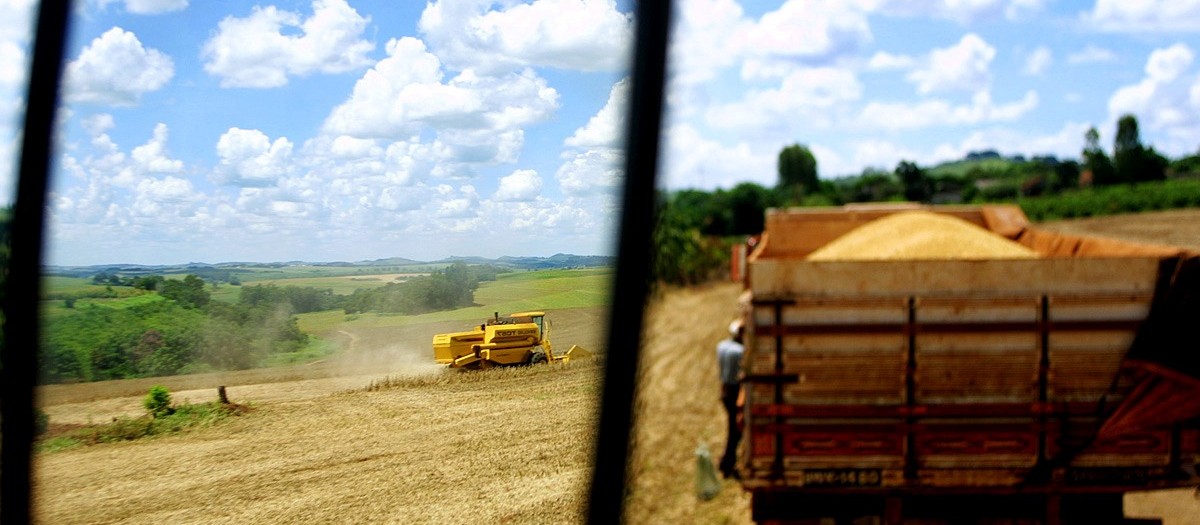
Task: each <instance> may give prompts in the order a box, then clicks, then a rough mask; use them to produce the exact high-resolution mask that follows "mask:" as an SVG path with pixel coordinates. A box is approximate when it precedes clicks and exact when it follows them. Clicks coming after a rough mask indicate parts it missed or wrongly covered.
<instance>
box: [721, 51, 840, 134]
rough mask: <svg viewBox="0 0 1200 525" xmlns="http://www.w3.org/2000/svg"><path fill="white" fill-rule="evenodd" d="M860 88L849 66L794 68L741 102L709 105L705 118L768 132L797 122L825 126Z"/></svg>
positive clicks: (785, 130)
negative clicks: (772, 86)
mask: <svg viewBox="0 0 1200 525" xmlns="http://www.w3.org/2000/svg"><path fill="white" fill-rule="evenodd" d="M862 89H863V88H862V84H861V83H860V82H859V81H858V78H857V77H856V76H855V75H854V72H853V71H850V70H848V69H840V68H833V67H814V68H802V69H796V70H794V71H792V72H791V73H790V74H789V75H787V77H786V78H784V79H783V81H782V82H781V83H780V85H779V87H778V88H776V89H762V90H751V91H749V92H748V93H747V94H746V95H745V96H744V98H743V99H742V100H740V101H737V102H734V103H730V104H722V105H715V106H713V107H711V108H709V110H708V111H707V112H706V113H705V120H706V122H707V123H708V124H709V125H710V126H712V127H714V128H724V129H736V130H740V131H744V132H752V131H753V132H758V133H764V132H765V133H770V134H777V133H784V134H787V133H790V130H791V129H792V128H794V127H795V126H796V125H797V123H803V125H804V126H805V127H808V128H814V127H828V126H830V125H832V124H833V123H834V121H836V120H838V117H839V111H838V110H839V109H840V108H843V107H844V106H845V105H846V104H848V103H851V102H854V101H856V100H858V99H859V97H860V96H861V95H862Z"/></svg>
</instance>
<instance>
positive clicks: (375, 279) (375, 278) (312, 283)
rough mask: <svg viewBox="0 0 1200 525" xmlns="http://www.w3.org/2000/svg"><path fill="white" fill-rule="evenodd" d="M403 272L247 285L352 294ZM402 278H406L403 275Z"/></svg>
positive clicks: (276, 280) (296, 279)
mask: <svg viewBox="0 0 1200 525" xmlns="http://www.w3.org/2000/svg"><path fill="white" fill-rule="evenodd" d="M399 273H403V272H392V273H383V274H352V275H322V276H316V277H293V278H279V279H263V280H260V281H254V282H247V283H246V284H247V285H268V284H273V285H275V286H302V287H306V288H318V289H322V290H324V289H330V290H333V293H335V294H337V295H350V294H352V293H354V291H355V290H357V289H359V288H379V287H381V286H383V285H385V284H387V283H389V282H392V277H393V276H395V275H397V274H399ZM400 279H401V280H403V279H404V278H403V277H401V278H400Z"/></svg>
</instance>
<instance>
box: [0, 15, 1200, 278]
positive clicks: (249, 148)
mask: <svg viewBox="0 0 1200 525" xmlns="http://www.w3.org/2000/svg"><path fill="white" fill-rule="evenodd" d="M632 6H633V2H632V0H621V1H615V0H501V1H490V0H458V1H450V0H439V1H432V2H428V3H424V2H386V1H361V0H317V1H283V0H279V1H271V0H265V1H263V2H261V3H258V4H257V5H254V4H247V3H241V2H234V3H228V2H189V1H188V0H87V1H79V2H77V3H76V7H75V9H74V18H73V20H72V24H73V25H72V30H71V36H70V40H69V42H68V46H67V64H66V69H65V79H66V83H65V86H64V92H63V97H62V109H61V111H60V116H59V123H60V126H59V136H58V143H59V151H58V152H57V155H56V158H55V168H54V172H53V180H52V188H51V192H52V193H51V196H50V205H49V208H48V213H49V215H48V225H49V227H50V230H49V233H48V236H47V243H48V245H47V250H48V260H47V261H46V262H47V263H48V264H55V265H86V264H105V263H140V264H176V263H184V262H222V261H235V260H236V261H262V262H266V261H282V260H308V261H334V260H343V261H353V260H366V259H376V258H385V257H405V258H410V259H417V260H433V259H439V258H443V257H447V256H456V255H457V256H484V257H498V256H502V255H512V256H549V255H552V254H554V253H575V254H584V255H593V254H597V255H603V254H611V253H612V243H613V237H612V236H613V230H614V228H615V224H616V219H617V215H618V213H619V210H618V207H617V192H618V191H619V189H620V184H621V182H622V174H621V162H622V159H623V157H622V149H621V145H622V144H621V141H622V137H621V131H622V129H623V126H624V121H625V115H624V112H625V104H626V101H627V99H628V89H629V80H628V78H627V76H628V60H629V53H630V50H631V45H632V38H633V18H632V14H631V12H632V9H633V7H632ZM32 9H33V2H32V1H31V0H0V185H3V186H4V187H8V188H11V187H12V184H13V178H14V175H13V171H14V168H13V166H14V165H15V155H16V151H17V149H18V147H19V141H20V135H19V125H18V124H17V123H18V122H19V119H20V118H21V112H22V110H23V90H24V82H25V69H26V68H27V67H28V66H27V60H28V55H29V46H30V34H29V32H30V25H31V12H32ZM674 22H675V26H674V31H673V33H672V37H671V48H670V74H669V81H668V86H667V114H666V118H665V120H664V128H663V147H664V151H663V160H662V164H661V167H660V175H659V180H660V186H662V187H664V188H667V189H672V190H674V189H682V188H700V189H705V190H711V189H715V188H729V187H732V186H734V185H736V184H738V183H740V182H745V181H750V182H756V183H759V184H764V185H773V184H774V182H775V179H776V172H775V160H776V158H777V155H778V152H779V150H780V149H781V148H782V147H783V146H785V145H787V144H791V143H797V142H798V143H802V144H806V145H808V146H809V147H810V148H811V149H812V150H813V152H814V154H815V155H816V157H817V161H818V169H819V172H820V176H821V177H823V178H832V177H838V176H845V175H851V174H857V173H859V172H861V171H862V170H863V169H865V168H882V169H891V168H892V167H894V166H895V165H896V163H898V162H899V161H900V160H914V161H916V162H918V163H920V164H923V165H932V164H936V163H939V162H943V161H949V160H954V159H958V158H961V157H962V156H964V155H965V154H966V153H968V152H971V151H980V150H987V149H992V150H996V151H999V152H1000V153H1003V154H1006V155H1013V154H1021V155H1026V156H1031V155H1056V156H1059V157H1061V158H1076V157H1078V156H1079V152H1080V150H1081V149H1082V146H1083V135H1084V132H1085V131H1086V130H1087V129H1088V127H1090V126H1093V125H1094V126H1096V127H1097V129H1098V130H1099V131H1100V134H1101V141H1102V142H1103V143H1104V144H1105V145H1106V146H1108V147H1110V145H1111V142H1112V135H1113V133H1114V128H1115V122H1116V120H1117V118H1118V117H1119V116H1120V115H1122V114H1125V113H1131V114H1134V115H1135V116H1137V117H1138V120H1139V123H1140V125H1141V132H1142V140H1143V142H1144V143H1148V144H1151V145H1153V146H1154V147H1155V148H1156V149H1158V150H1159V151H1160V152H1162V153H1164V154H1167V155H1169V156H1171V157H1177V156H1180V155H1184V154H1188V153H1193V152H1196V151H1197V149H1198V146H1200V65H1198V64H1197V63H1196V57H1195V53H1197V52H1200V38H1197V37H1198V36H1200V32H1198V31H1200V30H1198V29H1197V28H1200V0H1186V1H1182V0H1181V1H1168V0H1159V1H1147V2H1137V3H1135V2H1119V1H1116V0H1095V1H1094V2H1091V1H1089V2H1062V1H1053V0H927V1H918V0H804V1H795V0H793V1H787V2H752V1H749V0H743V1H741V2H739V1H737V0H684V1H681V2H677V5H676V11H675V21H674ZM10 199H11V198H9V200H10Z"/></svg>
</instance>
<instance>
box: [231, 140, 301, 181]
mask: <svg viewBox="0 0 1200 525" xmlns="http://www.w3.org/2000/svg"><path fill="white" fill-rule="evenodd" d="M291 155H292V142H291V141H289V140H288V139H287V138H286V137H279V138H277V139H275V141H274V142H272V141H271V139H270V137H268V136H267V134H266V133H263V132H262V131H259V130H257V129H241V128H229V130H228V131H226V132H225V133H223V134H222V135H221V138H220V139H218V140H217V156H218V157H219V158H220V162H219V164H218V165H217V167H216V169H215V173H216V175H217V178H218V181H219V182H223V183H227V184H233V185H237V186H268V185H273V184H275V182H276V180H277V179H278V178H280V177H281V176H283V175H284V174H285V173H287V170H288V167H289V166H290V160H291Z"/></svg>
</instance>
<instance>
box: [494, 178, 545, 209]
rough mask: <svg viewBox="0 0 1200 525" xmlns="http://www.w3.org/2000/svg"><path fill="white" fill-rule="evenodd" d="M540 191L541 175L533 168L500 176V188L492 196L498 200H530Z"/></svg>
mask: <svg viewBox="0 0 1200 525" xmlns="http://www.w3.org/2000/svg"><path fill="white" fill-rule="evenodd" d="M541 192H542V177H541V176H540V175H538V174H537V172H536V171H533V170H517V171H514V172H512V174H510V175H506V176H504V177H501V178H500V188H499V189H497V190H496V194H495V195H493V196H492V199H493V200H496V201H500V202H517V201H531V200H533V199H535V198H537V196H538V195H540V194H541Z"/></svg>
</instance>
